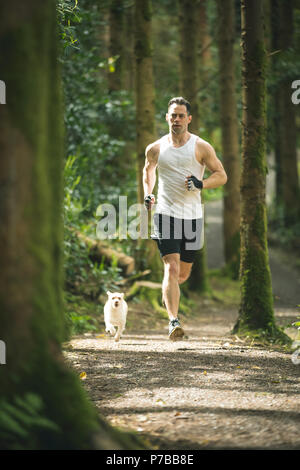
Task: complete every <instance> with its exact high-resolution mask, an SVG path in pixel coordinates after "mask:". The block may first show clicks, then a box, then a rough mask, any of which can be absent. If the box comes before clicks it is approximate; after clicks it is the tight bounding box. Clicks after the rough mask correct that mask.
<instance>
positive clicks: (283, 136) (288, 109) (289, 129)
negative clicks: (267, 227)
mask: <svg viewBox="0 0 300 470" xmlns="http://www.w3.org/2000/svg"><path fill="white" fill-rule="evenodd" d="M293 7H294V1H293V0H290V1H288V2H286V1H283V0H280V1H279V5H278V13H279V31H278V33H279V39H278V41H279V48H280V53H279V58H280V55H282V54H284V53H287V52H288V51H289V49H291V48H292V47H293V45H294V26H293V25H294V19H293ZM291 82H292V79H291V76H289V75H287V76H286V74H283V73H282V74H281V78H280V81H279V91H278V94H279V102H278V105H279V106H278V107H279V109H278V111H279V119H280V121H279V158H280V174H281V184H282V203H283V213H284V222H285V226H286V227H289V226H291V225H293V224H295V223H296V222H297V221H298V220H299V217H300V192H299V178H298V168H297V127H296V106H295V105H294V104H293V102H292V100H291Z"/></svg>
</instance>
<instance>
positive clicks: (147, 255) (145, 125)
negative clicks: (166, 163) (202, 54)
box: [135, 0, 162, 280]
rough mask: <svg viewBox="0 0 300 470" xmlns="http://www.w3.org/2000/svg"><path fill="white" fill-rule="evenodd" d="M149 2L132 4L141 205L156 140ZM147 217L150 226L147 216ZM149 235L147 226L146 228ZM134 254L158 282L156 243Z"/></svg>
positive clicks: (149, 242) (142, 243) (139, 0)
mask: <svg viewBox="0 0 300 470" xmlns="http://www.w3.org/2000/svg"><path fill="white" fill-rule="evenodd" d="M151 34H152V2H151V0H136V1H135V59H136V84H135V86H136V134H137V141H136V146H137V147H136V153H137V190H138V202H139V203H140V204H141V205H143V202H144V190H143V179H142V177H143V167H144V165H145V150H146V147H147V145H149V144H150V143H152V142H154V141H155V139H156V131H155V106H154V80H153V65H152V55H153V50H152V38H151ZM143 217H146V218H147V217H148V219H149V226H150V217H151V215H150V214H148V215H147V214H146V215H145V209H144V215H143ZM149 232H150V227H149ZM138 248H139V250H138V251H137V266H138V267H139V268H140V269H141V270H143V269H146V268H147V269H148V268H149V269H151V275H150V278H151V279H153V280H160V279H161V272H162V263H161V260H160V257H159V252H158V250H157V247H156V244H155V242H154V241H152V240H148V239H140V240H139V244H138Z"/></svg>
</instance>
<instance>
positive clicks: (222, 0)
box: [217, 0, 240, 279]
mask: <svg viewBox="0 0 300 470" xmlns="http://www.w3.org/2000/svg"><path fill="white" fill-rule="evenodd" d="M217 6H218V49H219V77H220V120H221V129H222V157H223V163H224V166H225V168H226V171H227V174H228V182H227V185H226V187H225V189H224V209H223V220H224V248H225V262H226V265H227V267H228V271H229V273H230V274H231V276H232V277H233V278H234V279H237V278H238V275H239V267H240V155H239V128H238V119H237V102H236V90H235V87H236V80H235V60H234V39H235V28H234V26H235V9H234V0H218V1H217Z"/></svg>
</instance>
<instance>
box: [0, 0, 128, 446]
mask: <svg viewBox="0 0 300 470" xmlns="http://www.w3.org/2000/svg"><path fill="white" fill-rule="evenodd" d="M55 4H56V3H55V2H54V1H53V0H44V1H43V2H40V1H39V0H29V1H28V2H26V8H25V7H24V2H23V1H22V0H12V1H11V2H1V6H0V48H1V51H2V52H1V55H0V70H1V73H2V75H1V78H2V79H3V80H4V81H5V83H6V86H7V104H6V105H2V106H1V108H0V120H1V134H0V153H1V159H0V188H1V197H0V201H1V204H0V217H1V226H0V265H1V270H0V316H1V318H0V323H1V340H2V341H4V342H5V345H6V353H7V357H6V365H5V366H1V368H0V379H1V380H0V381H1V388H0V401H1V405H0V406H1V421H0V441H1V448H4V449H87V448H95V447H97V448H99V449H101V448H102V449H116V448H120V449H121V448H123V449H125V448H128V444H129V445H133V444H130V443H129V441H127V437H125V440H124V437H123V435H121V434H119V433H118V432H117V433H116V431H114V430H112V428H110V426H108V425H107V424H106V422H105V421H104V420H102V419H100V418H99V417H98V413H97V411H96V409H95V408H94V407H93V406H92V405H91V404H90V402H89V401H88V399H87V397H86V395H85V393H84V392H83V389H82V387H81V384H80V381H79V379H78V377H77V376H76V375H75V373H73V372H72V371H71V370H70V368H69V367H67V366H66V364H65V363H64V360H63V354H62V348H61V344H62V341H63V340H65V330H66V328H65V318H64V313H63V312H64V307H63V298H62V285H63V263H62V241H63V224H62V220H63V219H62V201H63V198H62V196H63V187H62V182H63V179H62V175H63V132H62V129H63V109H62V97H61V80H60V73H59V61H58V45H57V32H56V9H55ZM94 438H95V440H96V441H97V443H96V444H95V443H93V442H94V441H93V439H94ZM96 441H95V442H96Z"/></svg>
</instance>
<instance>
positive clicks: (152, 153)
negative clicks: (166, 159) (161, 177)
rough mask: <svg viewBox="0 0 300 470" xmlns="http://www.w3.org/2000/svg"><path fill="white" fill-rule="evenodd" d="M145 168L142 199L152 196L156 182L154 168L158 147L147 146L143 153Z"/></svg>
mask: <svg viewBox="0 0 300 470" xmlns="http://www.w3.org/2000/svg"><path fill="white" fill-rule="evenodd" d="M145 155H146V158H145V166H144V169H143V188H144V197H146V196H148V195H149V194H152V191H153V188H154V186H155V181H156V167H157V161H158V155H159V145H158V144H156V143H154V144H150V145H148V147H147V148H146V151H145Z"/></svg>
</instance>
